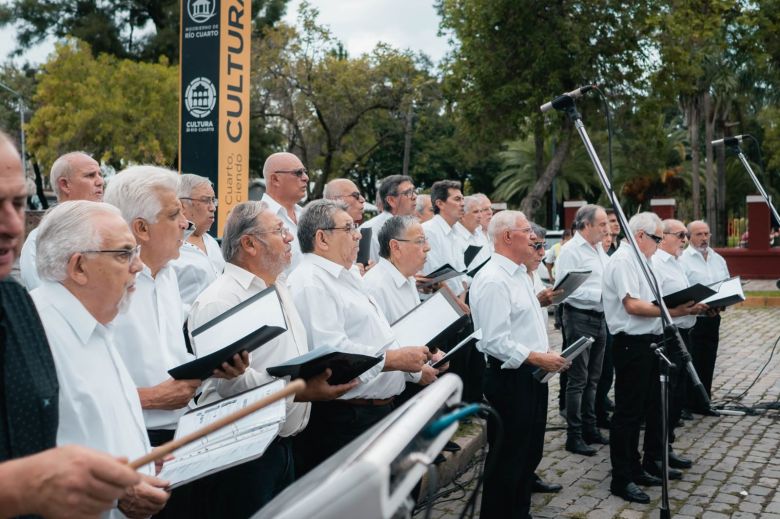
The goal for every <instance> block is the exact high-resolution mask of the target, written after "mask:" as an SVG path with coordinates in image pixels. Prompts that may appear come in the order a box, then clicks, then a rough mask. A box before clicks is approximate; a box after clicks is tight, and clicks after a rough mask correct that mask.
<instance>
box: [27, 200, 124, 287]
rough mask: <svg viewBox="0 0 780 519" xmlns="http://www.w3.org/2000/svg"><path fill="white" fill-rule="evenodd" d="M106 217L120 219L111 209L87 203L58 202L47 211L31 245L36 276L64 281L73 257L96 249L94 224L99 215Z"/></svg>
mask: <svg viewBox="0 0 780 519" xmlns="http://www.w3.org/2000/svg"><path fill="white" fill-rule="evenodd" d="M106 213H108V214H115V215H117V216H121V215H120V213H119V209H117V208H116V207H114V206H112V205H109V204H106V203H104V202H90V201H87V200H76V201H73V202H62V203H59V204H57V205H55V206H54V207H53V208H51V209H50V210H48V211H47V212H46V214H45V215H44V217H43V220H41V224H40V225H39V226H38V237H37V239H36V241H35V254H36V259H35V266H36V268H37V269H38V276H40V278H41V279H47V280H49V281H64V280H65V278H66V277H67V275H68V262H69V261H70V258H71V257H72V256H73V255H74V254H76V253H79V252H84V251H87V250H97V249H100V246H101V244H102V242H103V238H102V237H101V236H100V234H99V233H98V229H97V225H96V222H97V221H98V219H99V218H98V216H99V215H105V214H106Z"/></svg>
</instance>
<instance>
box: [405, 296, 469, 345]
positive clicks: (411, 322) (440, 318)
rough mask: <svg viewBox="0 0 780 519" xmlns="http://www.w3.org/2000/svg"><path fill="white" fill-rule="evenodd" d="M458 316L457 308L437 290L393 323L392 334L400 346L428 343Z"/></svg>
mask: <svg viewBox="0 0 780 519" xmlns="http://www.w3.org/2000/svg"><path fill="white" fill-rule="evenodd" d="M459 317H460V314H459V313H458V312H457V310H455V308H453V306H452V305H451V304H450V302H449V301H447V299H446V298H445V297H444V294H443V293H442V292H441V291H439V292H436V293H435V294H433V296H431V297H430V298H429V299H427V300H426V301H425V302H424V303H422V304H421V305H419V306H417V307H416V308H415V309H414V310H413V311H412V312H411V313H409V314H407V315H406V316H405V317H402V318H401V319H399V320H398V321H396V322H395V323H393V326H392V329H393V334H394V335H395V338H396V340H397V341H398V344H400V345H401V346H421V345H423V344H428V341H430V340H431V339H433V338H434V337H436V336H437V335H438V334H439V333H440V332H441V331H442V330H444V329H445V328H447V327H448V326H449V325H451V324H452V323H454V322H455V321H457V320H458V318H459Z"/></svg>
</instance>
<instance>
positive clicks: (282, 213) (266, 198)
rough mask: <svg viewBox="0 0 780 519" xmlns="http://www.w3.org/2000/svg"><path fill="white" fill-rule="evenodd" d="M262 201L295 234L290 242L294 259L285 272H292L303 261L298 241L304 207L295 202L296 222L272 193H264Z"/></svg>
mask: <svg viewBox="0 0 780 519" xmlns="http://www.w3.org/2000/svg"><path fill="white" fill-rule="evenodd" d="M260 201H261V202H265V203H266V204H267V205H268V208H269V209H270V210H271V212H272V213H274V214H275V215H276V216H278V217H279V218H280V219H281V220H282V222H284V226H285V227H287V229H289V230H290V234H291V235H292V236H293V238H294V239H293V241H292V242H290V245H291V246H292V261H291V262H290V266H289V267H287V268H286V269H285V271H284V272H285V274H288V275H289V274H290V272H292V271H293V269H294V268H295V267H297V266H298V263H299V262H300V261H301V244H300V243H299V242H298V222H300V221H301V213H303V209H302V208H301V206H299V205H298V204H295V205H294V206H293V207H294V209H293V210H294V211H295V220H296V221H295V222H293V221H292V220H291V219H290V215H288V214H287V209H285V208H284V207H282V205H281V204H280V203H279V202H277V201H276V200H274V199H273V198H271V195H269V194H268V193H263V198H261V199H260Z"/></svg>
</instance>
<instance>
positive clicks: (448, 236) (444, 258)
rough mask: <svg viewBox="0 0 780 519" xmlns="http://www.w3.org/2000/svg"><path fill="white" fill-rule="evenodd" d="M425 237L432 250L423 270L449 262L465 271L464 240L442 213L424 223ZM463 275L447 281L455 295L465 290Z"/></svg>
mask: <svg viewBox="0 0 780 519" xmlns="http://www.w3.org/2000/svg"><path fill="white" fill-rule="evenodd" d="M422 227H423V231H425V237H426V238H428V244H429V245H430V246H431V250H430V251H428V256H427V257H426V259H425V266H424V267H423V272H425V273H430V272H432V271H434V270H436V269H437V268H439V267H441V266H442V265H444V264H445V263H446V264H449V265H450V267H452V268H454V269H455V270H459V271H463V270H465V268H466V266H465V265H464V264H463V250H462V244H463V241H462V240H461V238H459V237H458V234H457V231H456V230H455V228H454V226H450V224H448V223H447V221H446V220H445V219H444V218H442V216H441V215H440V214H437V215H435V216H434V217H433V218H431V219H430V220H428V221H427V222H424V223H423V224H422ZM463 280H464V277H463V276H458V277H455V278H451V279H448V280H447V281H445V283H446V284H447V286H449V287H450V289H451V290H452V292H453V293H454V294H455V295H459V294H461V293H462V292H463V290H464V289H463V283H462V281H463Z"/></svg>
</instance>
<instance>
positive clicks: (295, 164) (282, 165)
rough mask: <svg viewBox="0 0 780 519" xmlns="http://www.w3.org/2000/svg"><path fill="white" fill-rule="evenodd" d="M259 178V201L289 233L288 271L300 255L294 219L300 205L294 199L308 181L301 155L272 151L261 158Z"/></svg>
mask: <svg viewBox="0 0 780 519" xmlns="http://www.w3.org/2000/svg"><path fill="white" fill-rule="evenodd" d="M263 178H264V179H265V193H263V198H262V200H261V201H263V202H265V203H266V204H267V205H268V207H269V208H270V209H271V211H272V212H274V213H275V214H276V216H278V217H279V218H280V219H281V220H282V222H284V225H285V226H286V227H287V228H288V229H290V232H291V233H292V236H293V241H292V261H291V262H290V266H289V267H287V269H286V270H285V272H286V273H287V274H289V273H290V272H292V270H293V269H294V268H295V267H296V266H297V265H298V262H299V261H300V259H301V246H300V244H299V243H298V238H297V236H296V234H297V232H298V219H299V218H300V217H301V212H302V211H303V209H301V206H299V205H298V202H300V201H301V200H302V199H304V198H305V197H306V189H307V187H308V185H309V175H308V170H307V169H306V168H305V167H304V166H303V163H302V162H301V159H299V158H298V157H296V156H295V155H293V154H292V153H288V152H279V153H273V154H271V155H269V156H268V158H267V159H265V164H263Z"/></svg>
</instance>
